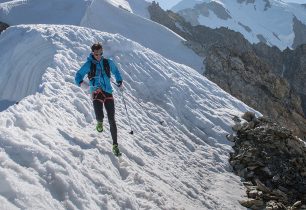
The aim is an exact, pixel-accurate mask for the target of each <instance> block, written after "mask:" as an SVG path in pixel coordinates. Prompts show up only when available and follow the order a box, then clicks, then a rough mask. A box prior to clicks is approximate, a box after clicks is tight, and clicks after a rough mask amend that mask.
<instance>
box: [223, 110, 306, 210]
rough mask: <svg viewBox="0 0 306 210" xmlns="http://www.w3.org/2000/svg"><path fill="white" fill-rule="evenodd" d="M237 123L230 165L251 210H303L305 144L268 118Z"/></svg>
mask: <svg viewBox="0 0 306 210" xmlns="http://www.w3.org/2000/svg"><path fill="white" fill-rule="evenodd" d="M250 116H251V117H250ZM254 116H255V115H254V114H251V113H246V114H245V117H244V118H245V119H246V120H247V122H244V123H242V124H241V123H240V122H238V121H237V120H236V125H235V126H234V127H233V129H235V131H236V132H237V135H236V136H231V137H230V136H229V137H228V139H229V140H231V141H234V142H235V145H234V146H233V148H234V153H232V154H231V157H230V163H231V165H232V166H233V169H234V171H235V172H236V174H238V175H239V176H241V177H242V178H243V180H244V184H245V186H246V188H247V195H248V199H247V200H244V201H241V202H240V203H241V204H242V205H244V206H245V207H248V208H251V209H275V210H277V209H291V210H293V209H304V210H305V209H306V168H305V165H306V144H305V142H303V141H301V140H300V139H298V138H296V137H295V136H293V135H292V132H291V131H290V130H288V129H285V128H283V127H281V126H279V125H278V124H276V123H274V122H272V121H271V120H270V119H267V118H263V117H260V118H256V117H254Z"/></svg>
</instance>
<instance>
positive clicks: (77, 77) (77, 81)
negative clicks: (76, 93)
mask: <svg viewBox="0 0 306 210" xmlns="http://www.w3.org/2000/svg"><path fill="white" fill-rule="evenodd" d="M89 71H90V62H89V61H87V62H86V63H84V64H83V66H82V67H81V68H80V70H79V71H77V73H76V74H75V78H74V80H75V84H76V85H77V86H79V87H80V86H81V83H82V82H83V79H84V77H85V75H86V74H88V72H89Z"/></svg>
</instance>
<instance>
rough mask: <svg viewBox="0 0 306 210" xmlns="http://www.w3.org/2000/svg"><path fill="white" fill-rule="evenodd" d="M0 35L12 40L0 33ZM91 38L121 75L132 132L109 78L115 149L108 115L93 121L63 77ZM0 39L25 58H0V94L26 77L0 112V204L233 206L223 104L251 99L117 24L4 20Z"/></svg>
mask: <svg viewBox="0 0 306 210" xmlns="http://www.w3.org/2000/svg"><path fill="white" fill-rule="evenodd" d="M20 37H26V39H21V38H20ZM8 40H9V42H10V43H17V42H18V45H16V46H13V47H12V45H9V44H7V45H3V44H4V43H6V42H8ZM95 41H102V43H104V50H105V53H106V55H105V56H106V57H110V58H112V59H113V60H114V61H115V62H116V63H117V64H118V67H119V68H120V69H121V71H122V76H123V78H124V81H125V92H124V94H125V96H126V101H127V106H128V108H129V112H130V115H131V121H132V124H133V129H134V132H135V135H133V136H131V135H129V134H128V131H129V126H128V120H127V119H126V116H125V111H124V107H123V104H122V103H121V102H120V97H119V93H118V92H117V89H115V92H114V95H115V103H116V112H117V114H116V117H117V123H118V136H119V144H120V146H121V149H122V152H123V153H124V157H123V160H122V161H118V159H117V158H116V157H114V156H113V155H112V154H111V152H110V148H111V140H110V132H109V130H108V123H107V120H105V130H106V131H105V132H104V133H102V134H98V133H96V132H95V131H94V126H95V119H94V114H93V111H92V105H91V100H90V97H89V96H88V95H87V93H86V91H85V92H84V91H83V90H82V89H80V88H79V87H77V86H75V84H73V83H74V74H75V72H76V70H77V69H78V68H79V67H80V65H81V64H82V62H83V61H84V60H85V59H86V57H87V55H88V52H89V46H90V45H91V44H92V43H93V42H95ZM27 43H31V45H27ZM0 45H1V46H4V48H3V50H4V51H6V52H7V53H8V55H12V56H18V58H19V59H18V61H17V62H15V63H16V65H15V67H16V66H17V67H19V66H25V68H26V70H27V71H21V72H20V70H21V69H20V68H15V67H14V66H5V65H6V64H5V63H6V61H5V60H4V59H1V60H0V65H1V66H5V71H6V72H7V71H8V69H10V70H11V71H12V77H13V78H14V79H13V78H12V79H11V81H12V82H11V83H7V84H6V87H5V89H2V88H1V89H0V91H1V92H0V95H1V97H3V96H5V95H6V93H4V92H5V91H4V90H10V91H11V93H12V94H14V93H17V91H15V90H14V86H15V84H16V83H15V82H18V83H20V87H22V88H23V89H25V91H23V92H21V93H19V95H18V97H17V96H16V99H20V98H22V97H24V98H23V99H22V100H21V101H20V103H19V104H18V105H13V106H11V107H9V108H8V109H7V110H5V111H3V112H1V113H0V133H1V136H0V160H1V161H0V166H1V167H0V185H1V189H0V201H1V202H0V208H1V209H2V208H10V209H18V208H20V209H25V208H27V209H42V208H43V209H120V208H124V209H128V208H129V209H147V208H150V209H178V208H187V209H224V208H228V209H243V208H242V207H241V206H240V204H239V203H238V200H239V199H240V198H241V196H243V195H244V189H243V186H242V185H241V183H240V181H239V178H238V177H236V176H234V175H233V174H232V172H231V169H230V166H229V163H228V155H229V154H228V153H229V151H231V146H230V145H229V144H228V142H227V141H226V140H225V134H226V133H228V132H230V130H231V129H230V126H231V124H232V120H231V118H232V117H233V115H239V114H240V113H241V112H243V111H246V110H250V108H249V107H247V106H246V105H245V104H243V103H242V102H240V101H238V100H237V99H235V98H233V97H232V96H230V95H229V94H227V93H225V92H224V91H222V90H221V89H220V88H219V87H218V86H217V85H215V84H214V83H212V82H210V81H208V80H207V79H205V77H203V76H202V75H200V74H198V73H197V72H196V71H195V70H194V69H191V68H189V67H187V66H185V65H181V64H178V63H175V62H173V61H170V60H167V59H165V58H164V57H162V56H161V55H160V54H158V53H155V52H153V51H151V50H150V49H147V48H145V47H143V46H141V45H139V44H138V43H135V42H133V41H131V40H129V39H126V38H124V37H123V36H121V35H118V34H110V33H106V32H99V31H96V30H92V29H87V28H82V27H76V26H67V25H61V26H60V25H20V26H15V27H10V28H8V29H7V30H6V31H5V32H4V33H2V34H1V36H0ZM32 46H40V47H41V48H39V47H38V48H37V49H36V48H34V50H33V47H32ZM27 52H28V53H27ZM30 52H31V53H30ZM39 52H41V53H39ZM18 53H21V54H22V56H20V55H19V54H18ZM8 55H7V56H8ZM33 56H35V59H36V61H35V62H34V63H33V64H30V63H31V61H32V60H33ZM7 58H9V57H7ZM18 72H20V73H19V74H18ZM37 72H38V74H37V75H39V76H37V75H36V73H37ZM1 74H2V71H1ZM19 77H24V78H26V80H22V79H20V78H19ZM1 78H2V75H1ZM32 78H33V82H32ZM1 84H2V82H1ZM161 121H164V123H161ZM2 201H3V202H2ZM220 201H222V202H220Z"/></svg>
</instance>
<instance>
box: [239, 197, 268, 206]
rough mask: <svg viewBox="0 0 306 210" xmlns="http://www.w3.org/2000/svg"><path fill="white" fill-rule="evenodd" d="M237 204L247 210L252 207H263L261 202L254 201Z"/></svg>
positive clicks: (248, 200)
mask: <svg viewBox="0 0 306 210" xmlns="http://www.w3.org/2000/svg"><path fill="white" fill-rule="evenodd" d="M239 203H240V204H241V205H242V206H245V207H247V208H250V207H252V206H263V204H264V203H263V201H262V200H256V199H247V200H242V201H239Z"/></svg>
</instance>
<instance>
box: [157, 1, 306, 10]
mask: <svg viewBox="0 0 306 210" xmlns="http://www.w3.org/2000/svg"><path fill="white" fill-rule="evenodd" d="M155 1H157V2H159V5H160V6H161V7H162V8H163V9H170V8H171V7H173V6H174V5H175V4H177V3H178V2H180V1H181V0H155ZM283 1H286V2H296V3H301V4H306V0H283Z"/></svg>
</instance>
